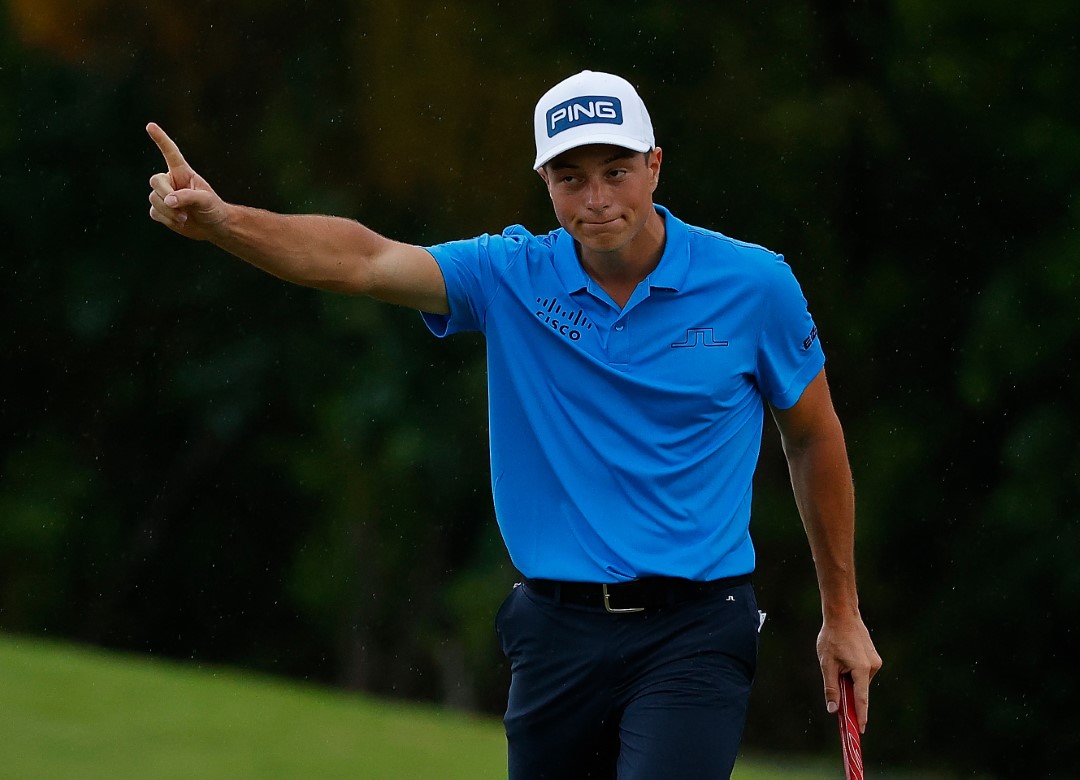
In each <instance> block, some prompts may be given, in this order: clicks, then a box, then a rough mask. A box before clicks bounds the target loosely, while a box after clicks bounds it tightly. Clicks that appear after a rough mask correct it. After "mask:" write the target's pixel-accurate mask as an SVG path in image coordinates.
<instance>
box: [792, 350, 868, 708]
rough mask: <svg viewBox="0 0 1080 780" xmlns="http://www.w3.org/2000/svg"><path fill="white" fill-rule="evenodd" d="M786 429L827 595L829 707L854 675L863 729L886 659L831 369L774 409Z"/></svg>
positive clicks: (824, 650)
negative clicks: (869, 608) (842, 681)
mask: <svg viewBox="0 0 1080 780" xmlns="http://www.w3.org/2000/svg"><path fill="white" fill-rule="evenodd" d="M773 417H774V418H775V419H776V424H777V426H778V427H779V428H780V435H781V438H782V439H783V443H784V454H785V455H786V456H787V461H788V469H789V471H790V473H791V485H792V488H793V489H794V492H795V503H796V504H797V505H798V508H799V515H800V517H802V521H803V526H804V527H805V529H806V536H807V539H808V540H809V541H810V551H811V553H812V554H813V556H814V568H815V569H816V571H817V580H818V590H819V591H820V593H821V614H822V623H821V633H819V634H818V640H817V653H818V661H819V662H820V664H821V675H822V679H823V680H824V684H825V701H826V703H827V705H828V709H829V712H836V709H837V708H838V707H839V704H840V691H839V689H838V687H837V679H838V677H839V675H840V673H841V672H851V677H852V680H853V681H854V682H855V705H856V711H857V715H858V719H859V728H860V729H862V730H865V728H866V720H867V712H868V710H869V705H870V680H871V678H873V676H874V675H875V674H876V673H877V671H878V669H880V668H881V657H880V656H879V655H878V653H877V650H876V649H875V648H874V643H873V641H872V640H871V639H870V633H869V632H868V631H867V630H866V626H865V625H864V624H863V620H862V616H861V614H860V612H859V596H858V592H857V590H856V585H855V492H854V488H853V486H852V481H851V467H850V466H849V464H848V457H847V447H846V445H845V444H844V432H843V430H842V429H841V427H840V421H839V420H838V419H837V417H836V412H835V411H834V409H833V404H832V398H831V396H830V395H829V385H828V382H827V381H826V379H825V371H824V370H822V371H821V373H819V374H818V375H817V377H816V378H815V379H814V380H813V381H812V382H811V383H810V384H809V385H808V386H807V388H806V389H805V390H804V391H803V394H802V396H801V397H800V398H799V401H798V402H797V403H796V404H795V405H794V406H793V407H791V408H790V409H773Z"/></svg>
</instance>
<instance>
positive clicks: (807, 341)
mask: <svg viewBox="0 0 1080 780" xmlns="http://www.w3.org/2000/svg"><path fill="white" fill-rule="evenodd" d="M816 340H817V325H815V326H814V329H813V330H812V331H810V335H809V336H807V337H806V338H805V339H804V340H803V343H802V348H803V349H810V347H811V345H812V344H813V343H814V342H815V341H816Z"/></svg>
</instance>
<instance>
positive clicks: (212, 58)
mask: <svg viewBox="0 0 1080 780" xmlns="http://www.w3.org/2000/svg"><path fill="white" fill-rule="evenodd" d="M1077 30H1080V5H1078V4H1076V3H1074V2H1066V1H1065V0H1059V1H1058V2H1029V3H1024V4H1016V3H1004V2H996V1H992V2H984V3H978V4H975V3H961V2H955V1H954V2H938V3H931V2H919V1H917V0H906V1H903V2H901V1H898V0H893V1H891V2H880V3H847V4H840V3H828V2H820V1H819V2H809V3H807V2H794V1H793V0H778V2H774V3H769V4H764V3H748V2H727V3H713V4H701V5H696V4H677V3H671V2H641V3H634V2H620V3H614V2H593V3H579V4H568V3H556V2H534V3H529V4H509V3H479V2H475V3H468V2H466V3H457V4H443V3H425V2H417V1H409V0H403V1H402V0H399V1H397V2H390V1H389V0H387V1H380V2H345V0H330V1H328V2H318V3H316V2H293V3H283V2H264V1H260V2H253V1H252V0H244V1H243V2H235V3H229V4H224V3H213V2H209V0H198V1H196V2H190V3H185V4H182V5H180V6H178V5H176V4H163V3H148V2H131V1H129V0H83V2H77V3H76V2H63V1H62V0H5V1H4V2H2V3H0V240H2V243H0V247H2V248H0V270H2V272H3V279H4V284H3V285H0V310H2V316H3V328H2V329H0V358H2V371H0V374H2V378H0V630H4V631H7V632H16V633H21V634H26V635H39V636H41V635H44V636H49V637H54V638H66V639H70V640H74V641H77V642H83V643H90V644H95V645H100V646H103V647H109V648H116V649H123V650H128V651H137V652H144V653H149V654H154V655H164V656H169V657H175V658H179V659H195V660H197V661H199V662H206V663H215V664H219V663H225V664H230V665H234V666H239V667H245V668H248V669H253V670H257V671H260V672H270V673H275V674H280V675H283V676H289V677H295V678H303V679H307V680H312V681H316V682H324V683H331V684H333V685H337V686H342V687H344V688H348V689H358V690H364V691H368V692H372V693H377V694H386V695H392V696H398V697H404V698H411V699H421V700H428V701H435V702H439V703H442V704H445V705H449V706H452V707H456V708H461V709H465V710H472V711H479V712H491V713H498V712H500V708H501V706H502V704H503V702H504V697H505V686H506V683H507V679H508V672H507V669H506V668H505V665H504V664H503V663H502V659H501V657H500V655H499V652H498V649H497V647H496V644H495V639H494V636H493V631H492V629H491V620H492V616H493V614H494V612H495V609H496V607H497V605H498V603H499V602H500V601H501V599H502V598H503V596H504V594H505V592H506V590H507V588H508V587H509V585H510V584H511V583H512V582H513V581H514V579H515V574H514V572H513V571H512V569H511V567H510V566H509V563H508V560H507V558H506V555H505V552H504V551H503V548H502V545H501V541H500V539H499V537H498V533H497V530H496V528H495V524H494V520H493V517H492V509H491V499H490V492H489V482H488V471H487V450H486V413H485V375H484V361H483V348H482V343H481V341H480V340H479V339H478V338H476V337H470V336H460V337H455V338H454V339H451V340H449V341H447V342H442V343H440V342H437V341H436V340H435V339H433V338H431V337H430V336H429V335H428V333H427V331H426V329H425V328H424V327H423V325H422V324H421V323H420V320H419V317H418V316H417V315H416V314H414V313H412V312H408V311H405V310H400V309H395V308H392V307H387V306H383V305H380V304H376V303H373V302H371V301H367V300H360V299H350V298H345V297H342V296H336V295H330V294H325V293H317V292H313V291H310V290H306V289H300V288H295V287H290V286H288V285H285V284H283V283H281V282H279V281H277V280H275V279H273V278H271V277H268V276H265V275H263V274H260V273H259V272H257V271H255V270H253V269H250V268H249V267H247V266H245V265H244V264H242V263H240V262H237V261H235V260H233V259H231V258H229V257H228V256H226V255H225V254H223V253H221V252H219V251H218V250H215V249H214V248H212V247H209V246H207V245H203V244H194V243H190V242H186V241H184V240H182V239H180V238H178V237H176V236H174V235H172V234H171V233H169V232H168V231H166V230H165V229H164V228H162V227H161V226H159V225H156V224H154V223H152V222H151V221H150V220H149V218H148V217H147V213H146V212H147V210H148V203H147V202H146V195H147V193H148V192H149V187H148V185H147V180H148V178H149V176H150V175H151V174H153V173H155V172H157V171H158V170H160V169H161V167H162V162H161V160H160V157H159V155H158V153H157V150H156V148H155V147H154V146H153V144H152V143H151V142H150V140H149V139H148V138H147V137H146V135H145V133H144V130H143V127H144V125H145V124H146V123H147V122H148V121H157V122H158V123H160V124H161V125H162V126H163V127H165V129H166V130H167V131H168V132H170V133H171V134H172V135H173V137H174V138H176V139H177V141H178V142H179V144H180V146H181V148H182V149H183V151H184V152H185V154H186V155H187V157H188V160H189V161H190V162H191V163H192V164H193V165H194V167H195V168H196V170H198V171H199V172H200V173H202V174H203V175H205V176H206V177H207V178H208V179H209V180H210V181H211V183H213V184H214V186H215V188H216V189H217V190H218V192H219V193H220V194H221V195H222V196H223V197H225V198H226V199H229V200H233V201H238V202H243V203H247V204H250V205H256V206H262V207H265V208H269V209H274V210H279V211H292V212H307V211H319V212H325V213H334V214H340V215H343V216H349V217H356V218H358V219H361V220H362V221H364V222H365V223H366V224H368V225H370V226H371V227H373V228H375V229H376V230H379V231H380V232H383V233H385V234H388V235H391V236H393V237H397V238H401V239H405V240H408V241H412V242H415V243H421V244H422V243H435V242H438V241H442V240H447V239H451V238H460V237H468V236H472V235H475V234H478V233H480V232H485V231H488V232H494V231H498V230H501V229H502V227H504V226H505V225H507V224H511V223H515V222H520V223H523V224H525V225H527V226H528V227H530V228H531V229H532V230H533V231H534V232H538V233H539V232H544V231H547V230H549V229H551V228H553V227H555V226H556V223H555V220H554V217H553V215H552V213H551V209H550V204H549V202H548V201H547V197H546V193H545V192H544V190H543V187H542V185H541V183H540V182H539V180H538V179H537V178H536V175H535V174H534V173H533V172H532V171H531V170H530V163H531V160H532V136H531V127H530V122H531V115H532V107H533V104H534V102H535V100H536V98H537V97H538V96H539V95H540V94H541V93H542V92H543V91H544V90H545V89H546V88H547V87H549V86H550V85H551V84H553V83H555V82H556V81H558V80H560V79H562V78H564V77H565V76H567V75H570V74H572V73H574V72H576V71H578V70H580V69H582V68H592V69H598V70H611V71H614V72H617V73H620V74H622V75H624V76H626V77H627V78H629V79H630V80H631V81H632V82H633V83H634V84H635V85H636V86H637V87H638V88H639V90H640V92H641V94H642V96H643V97H644V99H645V100H646V102H647V104H648V105H649V107H650V111H651V113H652V116H653V119H654V123H655V125H656V133H657V139H658V143H659V144H660V145H661V146H662V147H663V148H664V152H665V157H664V162H665V165H664V172H663V173H664V175H663V180H662V183H661V187H660V189H659V191H658V193H657V200H658V202H660V203H663V204H664V205H666V206H668V207H670V208H671V209H672V210H673V211H674V212H675V213H676V214H677V215H679V216H680V217H681V218H683V219H685V220H687V221H690V222H693V223H697V224H701V225H703V226H706V227H710V228H713V229H717V230H720V231H722V232H724V233H726V234H728V235H731V236H734V237H736V238H740V239H744V240H749V241H753V242H756V243H761V244H764V245H766V246H768V247H770V248H772V249H775V250H777V251H780V252H783V253H784V255H785V256H786V257H787V259H788V261H789V262H790V263H791V265H792V267H793V268H794V270H795V272H796V274H797V275H798V277H799V278H800V280H801V282H802V284H803V288H804V291H805V292H806V294H807V297H808V298H809V300H810V303H811V308H812V311H813V312H814V314H815V317H816V319H817V322H818V325H819V326H820V328H821V334H822V342H823V345H824V347H825V350H826V353H827V355H828V357H829V361H830V362H829V374H830V380H831V384H832V386H833V393H834V397H835V399H836V401H837V405H838V411H839V413H840V415H841V419H842V420H843V421H844V423H845V428H846V431H847V435H848V441H849V448H850V451H851V458H852V465H853V469H854V472H855V479H856V488H857V493H858V497H859V537H858V545H857V555H858V563H859V568H860V585H861V595H862V601H863V612H864V616H865V617H866V619H867V622H868V623H869V624H870V625H871V626H872V628H873V631H874V638H875V641H876V642H877V644H878V647H879V649H880V651H881V653H882V655H883V656H884V657H885V660H886V667H885V668H884V670H883V671H882V672H881V674H880V675H879V677H878V680H877V684H876V686H875V689H874V703H873V708H872V713H871V727H870V730H869V732H868V735H867V737H866V739H865V742H864V744H865V745H866V748H867V751H868V752H869V751H871V750H872V751H873V756H874V758H875V760H877V761H881V762H887V763H889V764H891V765H894V766H900V767H913V768H919V767H923V768H927V769H935V770H938V769H950V770H953V771H956V772H964V773H971V772H980V773H982V774H984V775H988V776H994V777H1018V778H1019V777H1024V778H1030V777H1055V778H1056V777H1075V776H1078V770H1077V768H1076V767H1077V764H1076V758H1075V756H1076V749H1077V748H1078V747H1080V737H1078V735H1080V718H1078V715H1077V708H1076V707H1075V699H1076V697H1077V695H1080V685H1078V682H1077V672H1076V670H1075V657H1076V651H1077V640H1076V626H1077V625H1078V624H1080V620H1078V618H1080V614H1078V613H1080V609H1078V605H1080V566H1077V564H1076V558H1077V555H1078V553H1080V530H1078V518H1077V511H1078V501H1077V498H1078V492H1080V490H1078V488H1080V449H1078V447H1077V445H1076V430H1077V424H1076V414H1075V411H1074V405H1075V402H1076V399H1077V398H1078V397H1080V377H1078V375H1077V372H1076V368H1077V366H1076V357H1075V355H1076V351H1077V349H1078V348H1080V300H1078V299H1080V296H1078V293H1080V285H1078V281H1077V266H1078V260H1080V212H1078V210H1077V204H1076V202H1075V196H1076V193H1077V191H1078V182H1080V109H1078V100H1077V96H1078V95H1080V56H1078V54H1080V52H1078V47H1077ZM755 490H756V492H755V511H756V515H755V520H754V523H753V526H752V530H753V531H754V534H755V538H756V541H757V544H758V548H759V558H760V563H759V569H758V572H757V574H756V583H757V587H758V590H759V600H760V601H761V603H762V606H763V608H764V609H765V610H767V611H768V612H769V615H770V619H769V622H768V623H767V624H766V631H765V635H764V638H763V646H762V663H761V668H760V674H759V678H758V680H757V682H756V684H755V693H754V698H753V701H752V707H751V715H750V723H749V726H748V731H747V737H746V744H747V747H748V749H751V750H768V751H771V752H774V753H783V752H790V753H792V754H800V753H805V752H818V751H825V750H830V749H834V744H833V743H834V741H835V734H834V730H835V723H834V721H833V719H832V718H830V717H828V716H827V715H826V714H825V713H824V710H823V707H822V705H821V695H820V688H821V681H820V677H819V675H818V671H817V668H816V663H815V659H814V652H813V642H814V637H815V634H816V631H817V628H818V623H819V613H818V604H817V594H816V588H815V585H814V577H813V566H812V562H811V561H810V558H809V553H808V550H807V547H806V542H805V539H804V538H803V534H802V529H801V526H800V523H799V521H798V517H797V514H796V512H795V508H794V502H793V500H792V498H791V494H790V488H789V486H788V482H787V474H786V468H785V464H784V460H783V456H782V453H781V451H780V448H779V443H778V437H777V435H776V433H775V431H774V430H772V426H771V423H769V424H768V425H767V430H766V432H765V445H764V448H763V452H762V459H761V464H760V468H759V472H758V478H757V482H756V486H755Z"/></svg>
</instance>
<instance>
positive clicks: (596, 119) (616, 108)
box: [547, 95, 623, 138]
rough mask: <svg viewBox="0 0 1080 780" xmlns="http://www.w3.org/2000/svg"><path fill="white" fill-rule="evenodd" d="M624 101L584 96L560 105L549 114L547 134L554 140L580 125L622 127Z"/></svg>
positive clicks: (613, 98)
mask: <svg viewBox="0 0 1080 780" xmlns="http://www.w3.org/2000/svg"><path fill="white" fill-rule="evenodd" d="M622 121H623V116H622V101H620V100H619V99H618V98H617V97H604V96H602V95H582V96H581V97H576V98H571V99H570V100H567V101H564V102H562V103H559V105H557V106H555V107H554V108H552V109H550V110H549V111H548V112H547V134H548V138H552V137H554V136H556V135H558V134H559V133H561V132H562V131H563V130H569V129H570V128H572V127H578V126H579V125H590V124H608V125H621V124H622Z"/></svg>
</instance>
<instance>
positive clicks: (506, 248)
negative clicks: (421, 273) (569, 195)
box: [423, 206, 825, 582]
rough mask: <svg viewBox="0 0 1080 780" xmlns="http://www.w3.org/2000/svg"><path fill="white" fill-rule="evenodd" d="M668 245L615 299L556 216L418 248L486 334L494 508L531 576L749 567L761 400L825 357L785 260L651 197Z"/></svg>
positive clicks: (441, 327) (796, 388)
mask: <svg viewBox="0 0 1080 780" xmlns="http://www.w3.org/2000/svg"><path fill="white" fill-rule="evenodd" d="M656 209H657V211H658V212H659V214H660V215H661V216H662V217H663V219H664V221H665V225H666V232H667V237H666V243H665V246H664V253H663V256H662V257H661V259H660V263H659V264H658V265H657V267H656V269H655V270H654V271H653V272H652V273H651V274H649V276H648V277H647V278H646V279H644V280H643V281H642V282H641V283H640V284H639V285H638V286H637V288H636V289H635V290H634V293H633V295H632V296H631V297H630V300H629V301H628V302H627V303H626V305H625V306H624V307H622V308H621V309H620V308H619V306H618V305H617V304H616V303H615V302H614V301H613V300H612V299H611V298H610V297H609V296H608V295H607V293H605V292H604V291H603V290H602V289H601V288H600V286H599V285H598V284H597V283H596V282H594V281H593V280H592V279H591V278H590V277H589V276H588V274H586V272H585V271H584V269H583V268H582V266H581V263H580V262H579V261H578V256H577V251H576V249H575V244H574V240H573V238H572V237H571V236H570V235H569V234H568V233H567V232H566V231H565V230H563V229H559V230H555V231H553V232H551V233H548V234H547V235H541V236H534V235H532V234H531V233H529V232H528V231H527V230H525V229H524V228H523V227H521V226H519V225H515V226H513V227H509V228H507V229H506V230H505V231H503V233H502V234H501V235H497V236H493V235H483V236H480V237H478V238H473V239H470V240H465V241H453V242H450V243H446V244H440V245H438V246H433V247H429V248H428V251H429V252H430V253H431V254H432V256H433V257H434V258H435V260H436V262H438V264H439V267H440V268H441V269H442V274H443V278H444V280H445V282H446V291H447V295H448V297H449V300H450V314H449V315H448V316H439V315H432V314H424V315H423V316H424V320H425V322H426V323H427V326H428V327H429V328H430V329H431V331H432V332H433V333H434V334H435V335H437V336H439V337H444V336H447V335H450V334H452V333H455V332H458V331H480V332H482V333H483V334H484V335H485V339H486V344H487V360H488V404H489V421H490V438H491V485H492V493H493V495H494V501H495V515H496V518H497V519H498V523H499V527H500V530H501V532H502V536H503V539H504V541H505V543H506V547H507V550H508V551H509V553H510V557H511V560H512V561H513V563H514V565H515V566H516V567H517V569H518V570H519V571H520V572H521V573H522V574H524V575H525V576H526V577H541V578H550V579H560V580H578V581H587V582H620V581H624V580H630V579H635V578H638V577H646V576H655V575H666V576H676V577H685V578H688V579H696V580H709V579H716V578H720V577H727V576H733V575H737V574H745V573H748V572H750V571H752V570H753V569H754V548H753V545H752V543H751V541H750V534H749V523H750V497H751V482H752V479H753V474H754V469H755V467H756V465H757V459H758V452H759V449H760V446H761V432H762V423H763V418H764V402H765V401H768V402H769V403H771V404H773V405H774V406H777V407H779V408H782V409H784V408H788V407H790V406H792V405H793V404H794V403H795V402H796V401H797V400H798V399H799V396H800V395H801V394H802V391H803V389H805V387H806V385H807V384H809V382H810V380H812V379H813V378H814V377H815V376H816V375H817V374H818V372H819V371H820V370H821V368H822V366H823V365H824V362H825V357H824V354H823V353H822V350H821V346H820V344H819V342H818V339H817V328H816V327H815V326H814V323H813V320H812V319H811V317H810V314H809V312H808V311H807V307H806V300H805V299H804V298H803V295H802V291H801V290H800V288H799V285H798V283H797V282H796V280H795V277H794V275H793V274H792V272H791V269H790V268H789V267H788V265H787V264H786V263H785V262H784V260H783V258H782V257H781V256H780V255H777V254H775V253H773V252H770V251H768V250H766V249H764V248H762V247H759V246H756V245H753V244H746V243H743V242H740V241H735V240H733V239H731V238H728V237H726V236H724V235H721V234H720V233H716V232H712V231H708V230H703V229H701V228H698V227H693V226H690V225H687V224H686V223H684V222H682V221H680V220H679V219H677V218H676V217H674V216H673V215H672V214H671V213H670V212H668V211H667V210H666V209H664V208H663V207H661V206H657V207H656Z"/></svg>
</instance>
